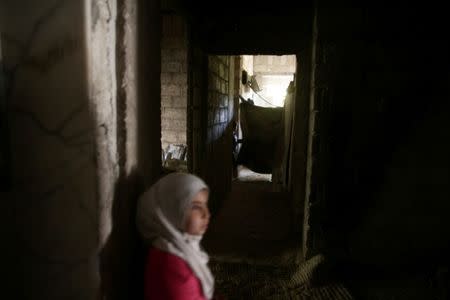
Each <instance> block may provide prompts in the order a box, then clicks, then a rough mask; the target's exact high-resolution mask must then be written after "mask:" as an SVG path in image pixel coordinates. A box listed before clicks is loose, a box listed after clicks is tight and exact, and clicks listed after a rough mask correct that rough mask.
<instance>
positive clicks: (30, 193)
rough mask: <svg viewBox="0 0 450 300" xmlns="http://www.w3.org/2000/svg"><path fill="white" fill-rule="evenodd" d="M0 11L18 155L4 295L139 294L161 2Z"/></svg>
mask: <svg viewBox="0 0 450 300" xmlns="http://www.w3.org/2000/svg"><path fill="white" fill-rule="evenodd" d="M137 6H139V8H140V9H139V10H137ZM138 12H139V13H138ZM0 14H1V15H0V22H1V23H0V28H1V31H0V32H1V39H2V41H1V45H2V65H3V67H4V68H5V69H6V74H7V76H6V77H7V84H6V97H7V104H8V105H7V110H8V111H7V112H8V126H9V133H10V149H11V153H12V154H13V155H12V157H11V177H12V183H11V185H10V186H9V190H8V191H7V192H4V191H3V190H2V193H1V197H0V198H1V199H2V213H1V214H2V215H1V219H2V221H4V222H5V225H4V226H2V228H3V231H6V232H5V233H4V235H3V236H4V237H5V247H2V254H3V252H4V255H3V256H2V257H4V259H5V261H6V264H5V266H4V270H5V273H8V274H9V276H8V279H9V280H10V282H9V281H8V282H7V285H6V286H7V289H6V290H4V292H3V294H4V295H5V294H6V295H8V294H9V292H10V294H11V295H12V296H11V298H14V299H68V298H70V299H99V298H106V299H113V298H117V299H124V298H127V297H129V296H130V295H131V297H132V298H135V295H133V294H132V293H130V291H134V292H136V293H137V295H139V291H140V290H141V289H142V285H139V279H140V278H142V276H141V274H140V273H139V272H138V271H139V270H138V269H139V266H142V261H137V260H139V257H140V256H139V242H138V241H139V240H138V238H137V235H136V232H135V229H134V221H133V218H134V217H133V216H134V215H135V208H134V202H135V200H136V198H137V195H138V194H139V193H140V192H142V190H143V188H144V187H145V186H148V185H150V184H151V183H152V182H154V180H155V179H156V178H157V177H158V176H159V175H160V171H161V161H160V159H161V156H160V153H161V152H160V150H161V144H160V132H161V130H160V128H161V127H160V110H159V107H160V81H159V76H160V69H159V66H160V44H159V34H160V33H159V30H160V28H159V5H158V3H157V1H154V2H148V1H139V2H138V1H134V0H123V1H122V0H118V1H117V2H116V1H115V0H111V1H90V2H87V1H82V2H80V1H56V2H55V1H53V2H51V3H50V2H49V1H40V2H39V5H34V3H31V2H29V1H6V2H5V1H3V2H1V4H0ZM138 27H140V28H145V29H146V30H137V28H138ZM138 34H140V35H139V36H138ZM138 78H143V80H142V81H141V80H138ZM2 138H3V137H2ZM134 260H136V261H134ZM139 288H140V290H139ZM136 298H138V296H136Z"/></svg>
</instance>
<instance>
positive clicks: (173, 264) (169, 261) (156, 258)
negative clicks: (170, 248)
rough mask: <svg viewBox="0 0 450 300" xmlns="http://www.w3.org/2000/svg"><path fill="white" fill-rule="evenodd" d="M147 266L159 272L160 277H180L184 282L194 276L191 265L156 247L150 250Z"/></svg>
mask: <svg viewBox="0 0 450 300" xmlns="http://www.w3.org/2000/svg"><path fill="white" fill-rule="evenodd" d="M147 265H148V266H149V267H150V266H151V267H152V268H154V269H155V270H158V272H159V274H160V275H167V276H171V277H172V276H173V277H179V279H184V280H187V279H188V278H190V277H192V276H194V273H193V272H192V270H191V268H190V267H189V265H188V264H187V263H186V261H184V260H183V259H182V258H181V257H179V256H177V255H175V254H172V253H169V252H167V251H163V250H160V249H158V248H154V247H150V249H149V250H148V260H147Z"/></svg>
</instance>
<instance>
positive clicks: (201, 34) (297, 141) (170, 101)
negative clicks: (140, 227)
mask: <svg viewBox="0 0 450 300" xmlns="http://www.w3.org/2000/svg"><path fill="white" fill-rule="evenodd" d="M447 12H448V10H447V9H444V8H443V7H440V5H435V4H432V3H425V4H420V5H419V4H412V3H407V4H405V5H400V4H398V6H396V5H395V4H390V5H389V6H387V5H384V4H382V3H364V4H361V3H360V4H352V3H340V4H339V5H338V4H330V3H329V2H327V1H321V0H317V1H296V2H293V1H292V2H291V1H283V0H282V1H277V2H275V3H274V2H272V3H257V4H255V3H250V2H242V1H237V0H228V1H224V2H211V1H210V2H202V1H177V0H174V1H144V0H117V1H113V0H106V1H103V0H102V1H100V0H92V1H78V2H77V1H57V2H55V1H47V0H45V1H40V2H39V5H36V4H34V3H31V2H29V1H20V0H18V1H1V2H0V117H1V118H2V119H1V120H0V126H1V127H0V139H1V140H0V147H2V148H1V149H0V155H1V156H0V168H1V169H0V172H2V173H1V176H0V178H1V179H2V181H4V182H2V183H1V184H0V187H1V188H2V190H1V192H0V199H1V200H2V201H1V209H0V211H1V219H2V221H3V222H4V225H3V226H2V229H3V230H2V233H3V234H2V236H3V237H4V239H3V243H2V247H1V248H2V250H1V251H2V257H3V258H4V261H5V265H4V274H5V275H6V277H7V278H6V279H7V281H6V289H5V290H4V294H5V295H8V296H10V297H9V298H11V299H46V300H49V299H100V298H101V299H140V298H141V296H142V295H141V290H142V286H141V285H142V283H141V281H140V279H141V278H142V276H141V273H140V272H141V271H142V270H141V265H142V259H143V258H142V249H143V245H142V242H141V241H140V240H139V238H138V235H137V232H136V228H135V205H136V198H137V195H139V194H140V193H141V192H142V191H143V190H144V189H145V188H146V187H149V186H150V185H151V184H152V183H154V182H155V181H156V180H157V179H158V178H159V177H160V176H161V175H163V174H164V173H165V172H167V170H165V169H164V168H163V160H164V159H165V156H163V157H162V155H161V149H162V148H166V146H167V145H168V143H169V142H171V141H172V140H170V139H169V138H165V137H163V136H162V134H165V133H167V132H169V133H171V134H172V137H176V138H177V139H178V138H179V140H181V141H182V142H183V143H185V144H186V145H187V148H186V153H185V157H187V160H186V163H183V168H184V170H189V171H190V172H193V173H195V174H197V175H199V176H200V177H202V178H204V179H205V181H206V182H207V183H208V185H209V186H210V188H211V198H210V203H211V210H212V211H213V213H214V214H213V220H212V222H211V228H210V229H211V230H210V232H209V235H208V236H206V237H205V240H204V245H205V247H206V248H207V249H208V251H209V252H210V253H211V270H212V271H213V273H214V275H215V279H216V288H217V290H218V291H220V292H221V294H223V295H225V296H226V297H227V299H395V300H403V299H430V300H431V299H438V300H444V299H449V298H450V296H449V292H450V291H449V286H450V274H449V266H450V261H449V255H448V253H450V229H449V228H450V226H449V225H450V224H449V220H450V218H448V212H449V211H450V202H449V200H450V193H449V192H450V161H449V160H450V158H449V157H450V156H449V153H450V130H449V129H450V104H449V102H450V101H449V100H450V74H449V70H450V68H449V67H450V61H449V60H450V59H449V53H450V49H449V48H450V47H449V46H450V43H449V36H450V34H449V31H448V28H449V25H450V24H448V23H449V21H448V20H449V18H448V13H447ZM167 16H169V17H170V18H171V20H172V21H171V22H173V23H171V22H168V23H164V20H167V19H165V18H166V17H167ZM171 24H172V25H173V24H175V25H176V26H175V25H173V27H171V26H172V25H171ZM165 26H168V27H165ZM177 26H178V27H177ZM174 28H178V29H180V28H181V29H180V30H179V31H177V30H178V29H177V30H175V29H174ZM165 30H166V31H165ZM167 30H168V31H167ZM171 30H172V31H171ZM168 32H169V33H170V34H169V36H168V37H167V36H166V37H164V34H166V33H168ZM180 36H182V38H183V39H184V40H183V41H182V42H181V43H180V41H179V40H178V41H177V38H178V37H180ZM162 49H168V52H167V53H169V54H170V55H167V53H164V52H162V51H161V50H162ZM287 54H290V55H296V57H297V61H296V74H297V75H296V77H295V89H296V92H295V96H294V101H293V103H294V104H295V107H294V108H293V122H292V126H293V132H295V136H294V137H293V139H292V143H291V148H292V150H291V152H290V153H291V154H290V169H291V173H290V181H289V182H290V185H289V186H288V187H287V188H286V189H283V190H281V191H280V190H276V191H274V190H273V186H272V185H270V183H267V182H263V183H258V184H255V185H251V184H248V183H244V184H243V185H242V184H241V183H238V184H237V185H236V184H234V182H233V162H232V155H231V152H232V147H233V145H232V132H233V126H234V124H233V121H234V117H235V111H236V108H237V106H238V105H239V104H238V103H239V98H238V97H235V96H236V95H238V93H237V92H236V91H237V88H238V87H239V80H240V78H239V73H238V72H236V73H229V72H231V71H230V70H237V69H238V68H233V64H234V66H236V64H237V61H238V60H235V59H234V58H231V57H233V56H235V57H238V56H240V55H287ZM233 72H234V71H233ZM233 75H234V76H233ZM179 84H181V85H182V86H181V85H179ZM173 120H176V122H175V121H173ZM175 123H176V124H181V125H183V126H185V127H183V129H182V130H179V131H176V132H175V130H174V127H173V126H174V125H175ZM227 199H228V200H227ZM229 199H231V200H232V201H231V200H229ZM214 221H215V222H216V223H214ZM219 221H220V222H219Z"/></svg>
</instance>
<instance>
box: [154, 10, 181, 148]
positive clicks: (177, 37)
mask: <svg viewBox="0 0 450 300" xmlns="http://www.w3.org/2000/svg"><path fill="white" fill-rule="evenodd" d="M161 42H162V44H161V60H162V61H161V104H162V106H161V127H162V132H161V143H162V147H163V149H166V147H167V146H168V145H169V144H186V141H187V138H186V132H187V127H186V126H187V125H186V124H187V98H188V95H187V77H188V70H187V55H188V48H187V47H188V46H187V28H186V21H185V20H184V18H183V17H182V16H177V15H169V14H166V15H163V17H162V41H161Z"/></svg>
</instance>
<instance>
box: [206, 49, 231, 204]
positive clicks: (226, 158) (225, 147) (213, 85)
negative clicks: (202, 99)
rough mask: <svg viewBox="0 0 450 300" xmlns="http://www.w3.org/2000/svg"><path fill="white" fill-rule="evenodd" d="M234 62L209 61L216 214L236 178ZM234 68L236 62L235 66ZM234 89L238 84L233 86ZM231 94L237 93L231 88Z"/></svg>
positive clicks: (219, 58) (216, 58) (208, 153)
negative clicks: (232, 77) (232, 80)
mask: <svg viewBox="0 0 450 300" xmlns="http://www.w3.org/2000/svg"><path fill="white" fill-rule="evenodd" d="M230 60H232V58H231V57H228V56H209V57H208V96H207V131H206V144H207V145H206V156H207V162H208V163H207V165H208V168H207V170H206V178H207V180H208V183H209V184H210V186H211V188H212V189H213V191H214V192H215V194H214V195H213V198H212V203H211V208H212V210H213V211H214V210H215V209H216V208H217V207H218V206H219V205H220V203H221V201H222V200H223V197H224V196H225V195H226V193H227V192H228V191H229V188H230V186H231V176H232V153H231V132H232V122H230V121H231V119H232V118H233V112H232V111H233V107H234V105H233V103H232V102H233V99H232V97H230V80H229V75H230V74H229V71H230ZM232 65H233V66H234V62H233V63H232ZM231 85H234V82H233V83H231ZM231 90H234V88H233V87H231Z"/></svg>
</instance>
